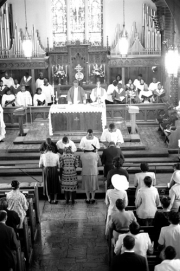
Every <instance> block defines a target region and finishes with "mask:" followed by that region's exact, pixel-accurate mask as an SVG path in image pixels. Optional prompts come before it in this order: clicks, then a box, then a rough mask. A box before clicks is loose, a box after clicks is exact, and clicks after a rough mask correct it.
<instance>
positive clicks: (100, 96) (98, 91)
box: [90, 81, 107, 103]
mask: <svg viewBox="0 0 180 271" xmlns="http://www.w3.org/2000/svg"><path fill="white" fill-rule="evenodd" d="M106 96H107V94H106V90H105V89H104V88H102V87H101V82H100V81H98V82H97V83H96V88H93V90H92V92H91V95H90V98H91V100H92V102H98V103H104V102H105V99H106Z"/></svg>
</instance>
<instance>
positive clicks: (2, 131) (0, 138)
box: [0, 105, 6, 142]
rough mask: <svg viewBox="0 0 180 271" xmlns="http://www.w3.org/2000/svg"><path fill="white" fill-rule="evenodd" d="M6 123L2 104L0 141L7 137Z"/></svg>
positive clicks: (0, 110)
mask: <svg viewBox="0 0 180 271" xmlns="http://www.w3.org/2000/svg"><path fill="white" fill-rule="evenodd" d="M5 127H6V126H5V123H4V117H3V108H2V107H1V105H0V142H3V138H5V134H6V130H5Z"/></svg>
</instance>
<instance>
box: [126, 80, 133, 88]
mask: <svg viewBox="0 0 180 271" xmlns="http://www.w3.org/2000/svg"><path fill="white" fill-rule="evenodd" d="M132 83H133V81H132V79H131V78H129V80H128V83H127V84H126V90H128V89H129V88H130V85H132Z"/></svg>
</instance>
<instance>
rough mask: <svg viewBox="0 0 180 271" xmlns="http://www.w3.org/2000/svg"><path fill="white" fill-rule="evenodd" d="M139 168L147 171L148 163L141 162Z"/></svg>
mask: <svg viewBox="0 0 180 271" xmlns="http://www.w3.org/2000/svg"><path fill="white" fill-rule="evenodd" d="M140 168H141V171H142V172H147V171H149V166H148V163H141V165H140Z"/></svg>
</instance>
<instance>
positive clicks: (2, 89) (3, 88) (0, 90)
mask: <svg viewBox="0 0 180 271" xmlns="http://www.w3.org/2000/svg"><path fill="white" fill-rule="evenodd" d="M7 89H8V87H6V86H4V85H3V81H2V80H0V104H1V102H2V96H3V95H4V94H5V93H6V91H7Z"/></svg>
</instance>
